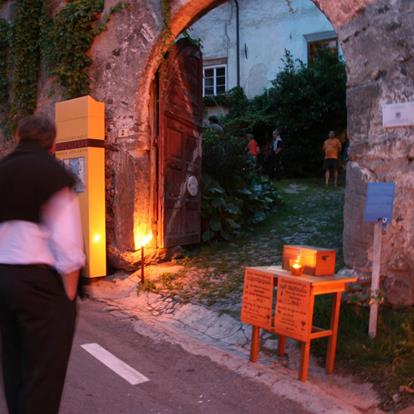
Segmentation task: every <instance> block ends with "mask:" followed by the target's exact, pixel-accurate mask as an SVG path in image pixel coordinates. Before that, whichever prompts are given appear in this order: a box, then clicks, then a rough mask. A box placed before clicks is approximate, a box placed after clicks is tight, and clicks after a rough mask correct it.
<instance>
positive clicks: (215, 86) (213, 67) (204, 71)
mask: <svg viewBox="0 0 414 414" xmlns="http://www.w3.org/2000/svg"><path fill="white" fill-rule="evenodd" d="M222 68H224V92H223V94H224V93H226V92H227V63H221V64H216V65H205V66H203V96H219V95H223V94H222V93H220V94H218V93H217V69H222ZM208 69H213V71H214V73H213V94H212V95H211V94H209V95H207V94H206V82H205V80H206V70H208ZM220 86H221V85H220Z"/></svg>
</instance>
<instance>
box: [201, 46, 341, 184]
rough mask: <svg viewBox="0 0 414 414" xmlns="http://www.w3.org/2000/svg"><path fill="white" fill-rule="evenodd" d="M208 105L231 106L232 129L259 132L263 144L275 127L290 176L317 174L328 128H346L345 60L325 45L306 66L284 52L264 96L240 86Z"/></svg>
mask: <svg viewBox="0 0 414 414" xmlns="http://www.w3.org/2000/svg"><path fill="white" fill-rule="evenodd" d="M204 104H205V105H206V106H214V105H223V106H227V107H228V108H229V109H230V112H229V114H228V115H226V116H225V117H223V118H222V125H223V126H224V127H225V130H226V132H227V133H228V134H230V135H234V136H243V135H245V134H246V133H248V132H251V133H253V134H254V135H255V137H256V140H257V141H258V142H259V145H260V146H262V145H264V144H266V143H267V142H269V141H270V140H271V136H272V130H273V129H274V128H275V127H276V128H277V129H278V130H279V132H280V133H281V136H282V138H283V142H284V150H283V152H282V157H283V159H284V170H285V172H286V173H287V174H288V175H290V176H308V177H309V176H317V175H319V174H320V171H321V165H322V158H323V154H322V150H321V148H322V143H323V141H324V140H325V139H326V138H327V135H328V132H329V130H331V129H333V130H335V131H336V132H341V131H343V130H344V129H345V128H346V121H347V120H346V71H345V64H344V62H342V61H341V60H338V58H337V56H336V55H334V54H332V53H331V52H330V51H325V50H321V51H320V53H319V55H318V56H316V58H315V59H314V60H313V61H312V62H311V63H310V64H309V65H308V66H306V65H304V64H303V63H302V62H301V61H299V60H298V61H294V60H293V58H292V55H291V54H290V53H289V52H288V51H286V53H285V58H284V67H283V69H282V70H281V71H280V72H279V73H278V74H277V76H276V78H275V80H274V81H273V82H272V87H270V88H269V89H268V90H267V91H266V92H265V93H264V94H263V95H259V96H256V97H255V98H253V99H251V100H249V99H248V98H247V97H246V96H245V94H244V92H243V90H242V89H241V88H234V89H231V90H230V91H229V92H228V93H226V94H224V95H220V96H215V97H205V98H204Z"/></svg>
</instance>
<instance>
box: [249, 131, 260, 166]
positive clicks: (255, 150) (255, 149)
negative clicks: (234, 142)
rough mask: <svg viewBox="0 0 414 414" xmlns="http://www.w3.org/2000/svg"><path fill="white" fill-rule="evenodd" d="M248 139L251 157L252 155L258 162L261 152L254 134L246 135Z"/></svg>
mask: <svg viewBox="0 0 414 414" xmlns="http://www.w3.org/2000/svg"><path fill="white" fill-rule="evenodd" d="M246 137H247V139H248V144H247V149H248V150H249V153H250V155H252V156H253V158H254V159H255V160H257V156H258V155H259V152H260V147H259V145H258V144H257V141H256V140H255V139H254V135H253V134H246Z"/></svg>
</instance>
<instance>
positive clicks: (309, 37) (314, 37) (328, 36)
mask: <svg viewBox="0 0 414 414" xmlns="http://www.w3.org/2000/svg"><path fill="white" fill-rule="evenodd" d="M304 38H305V40H306V59H307V63H308V64H309V63H310V62H311V61H312V59H310V57H311V53H310V52H311V45H312V44H315V43H320V42H331V41H335V48H336V55H337V56H339V55H340V50H339V42H338V36H337V34H336V32H335V31H331V30H330V31H326V32H318V33H311V34H306V35H304Z"/></svg>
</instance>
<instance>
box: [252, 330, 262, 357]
mask: <svg viewBox="0 0 414 414" xmlns="http://www.w3.org/2000/svg"><path fill="white" fill-rule="evenodd" d="M259 341H260V328H259V327H257V326H252V343H251V345H250V361H252V362H256V361H257V359H258V358H259V349H260V342H259Z"/></svg>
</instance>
